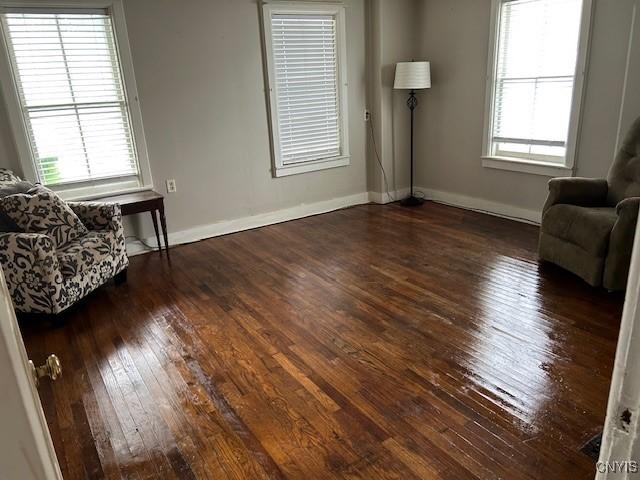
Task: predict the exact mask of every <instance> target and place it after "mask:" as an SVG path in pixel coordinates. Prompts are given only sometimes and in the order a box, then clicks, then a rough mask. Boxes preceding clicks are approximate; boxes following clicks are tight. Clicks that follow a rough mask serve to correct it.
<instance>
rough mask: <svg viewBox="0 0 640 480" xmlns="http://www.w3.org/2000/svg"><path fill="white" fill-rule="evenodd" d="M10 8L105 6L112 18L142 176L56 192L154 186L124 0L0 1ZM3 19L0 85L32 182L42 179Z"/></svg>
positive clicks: (90, 193)
mask: <svg viewBox="0 0 640 480" xmlns="http://www.w3.org/2000/svg"><path fill="white" fill-rule="evenodd" d="M11 8H42V9H43V10H45V9H49V10H51V9H65V8H68V9H78V10H82V9H83V8H84V9H95V8H100V9H105V10H107V11H108V12H109V14H110V15H111V19H112V25H113V30H114V36H115V41H116V50H117V53H118V59H119V62H120V70H121V72H122V82H123V88H124V93H125V98H126V103H127V106H128V108H129V116H130V123H131V129H132V130H133V135H134V146H135V150H136V155H137V161H138V169H139V175H129V176H126V177H115V178H116V179H100V180H85V181H80V182H75V183H67V184H61V185H52V186H51V189H52V190H54V191H56V192H57V193H58V194H59V195H60V196H61V197H62V198H64V199H66V200H80V199H89V198H96V197H99V196H105V195H114V194H118V193H125V192H134V191H140V190H150V189H152V188H153V179H152V176H151V167H150V164H149V154H148V150H147V142H146V139H145V134H144V127H143V123H142V112H141V110H140V99H139V96H138V88H137V85H136V79H135V75H134V71H133V59H132V56H131V47H130V45H129V36H128V33H127V24H126V20H125V16H124V6H123V4H122V0H60V1H56V2H51V1H48V0H22V1H18V0H0V14H1V13H4V10H5V9H11ZM3 23H4V22H0V49H2V52H0V86H1V87H2V92H3V94H4V99H5V104H6V106H7V111H8V114H9V123H10V124H11V130H12V132H13V138H14V141H15V143H16V148H17V150H18V158H19V160H20V166H21V167H22V173H23V176H24V177H25V178H26V179H27V180H29V181H33V182H38V181H40V179H39V176H38V173H37V168H36V165H35V159H34V158H33V155H32V152H31V144H30V142H29V139H28V138H29V137H28V135H27V127H26V124H25V121H26V120H25V118H24V116H23V114H22V107H21V106H20V97H19V95H18V89H17V86H16V83H15V80H14V75H13V73H12V72H13V67H12V65H11V59H10V57H9V50H8V45H7V42H6V40H5V34H6V32H4V26H3Z"/></svg>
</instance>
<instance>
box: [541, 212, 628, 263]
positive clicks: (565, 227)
mask: <svg viewBox="0 0 640 480" xmlns="http://www.w3.org/2000/svg"><path fill="white" fill-rule="evenodd" d="M617 219H618V215H617V214H616V209H615V208H609V207H602V208H600V207H579V206H577V205H568V204H562V203H561V204H558V205H554V206H552V207H550V208H549V209H548V210H547V211H546V212H545V214H544V218H543V219H542V227H541V228H542V231H543V232H544V233H547V234H549V235H553V236H554V237H556V238H559V239H562V240H565V241H567V242H570V243H572V244H574V245H577V246H579V247H580V248H582V249H583V250H585V251H587V252H589V253H591V254H593V255H596V256H598V257H605V256H606V255H607V249H608V247H609V235H610V234H611V230H612V229H613V226H614V224H615V223H616V220H617Z"/></svg>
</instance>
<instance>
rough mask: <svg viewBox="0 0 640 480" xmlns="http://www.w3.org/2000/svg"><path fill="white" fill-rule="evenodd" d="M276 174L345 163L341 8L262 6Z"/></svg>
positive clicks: (345, 125) (344, 79)
mask: <svg viewBox="0 0 640 480" xmlns="http://www.w3.org/2000/svg"><path fill="white" fill-rule="evenodd" d="M264 32H265V50H266V60H267V67H268V83H269V104H270V115H271V125H270V126H271V136H272V147H273V156H274V158H273V160H274V162H273V163H274V174H275V176H278V177H280V176H284V175H292V174H296V173H303V172H309V171H313V170H320V169H325V168H332V167H338V166H343V165H348V164H349V152H348V138H347V96H346V85H347V83H346V67H345V65H346V63H345V60H346V59H345V43H344V42H345V33H344V32H345V28H344V7H341V6H336V5H314V6H311V5H308V4H307V5H297V6H296V5H293V6H292V5H291V4H286V5H277V4H268V5H265V6H264Z"/></svg>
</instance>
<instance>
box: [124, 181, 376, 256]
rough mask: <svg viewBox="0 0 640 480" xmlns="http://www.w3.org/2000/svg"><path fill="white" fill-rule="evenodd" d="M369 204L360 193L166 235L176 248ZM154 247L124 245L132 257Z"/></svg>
mask: <svg viewBox="0 0 640 480" xmlns="http://www.w3.org/2000/svg"><path fill="white" fill-rule="evenodd" d="M364 203H369V193H368V192H362V193H357V194H355V195H349V196H346V197H339V198H333V199H331V200H325V201H322V202H315V203H308V204H304V203H303V204H301V205H297V206H295V207H290V208H284V209H282V210H276V211H274V212H267V213H260V214H258V215H251V216H248V217H242V218H236V219H233V220H223V221H221V222H216V223H212V224H209V225H199V226H197V227H194V228H189V229H187V230H182V231H179V232H173V233H169V245H171V246H172V245H180V244H183V243H191V242H197V241H198V240H203V239H205V238H211V237H217V236H220V235H226V234H228V233H234V232H240V231H242V230H250V229H252V228H258V227H264V226H266V225H273V224H274V223H281V222H287V221H289V220H296V219H298V218H304V217H309V216H311V215H318V214H320V213H327V212H332V211H334V210H339V209H341V208H345V207H351V206H354V205H362V204H364ZM145 243H146V244H147V245H150V246H152V247H153V248H157V246H158V244H157V242H156V238H155V237H150V238H146V239H144V243H143V242H142V241H140V240H133V241H128V242H127V255H129V256H134V255H139V254H141V253H146V252H149V251H150V250H151V249H149V248H148V247H146V246H145V245H144V244H145Z"/></svg>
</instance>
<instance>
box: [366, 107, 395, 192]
mask: <svg viewBox="0 0 640 480" xmlns="http://www.w3.org/2000/svg"><path fill="white" fill-rule="evenodd" d="M368 122H369V129H370V130H371V143H372V144H373V152H374V153H375V155H376V160H377V161H378V165H379V166H380V170H381V171H382V178H383V180H384V188H385V189H386V192H387V196H388V197H389V198H390V199H391V201H392V202H395V201H396V199H395V197H394V196H393V195H391V192H390V191H389V180H388V179H387V172H385V170H384V166H383V165H382V160H380V155H379V154H378V147H377V145H376V136H375V132H374V129H373V116H372V115H371V113H369V120H368Z"/></svg>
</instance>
